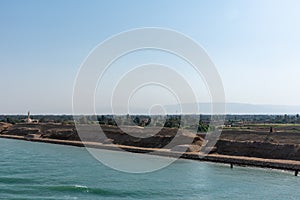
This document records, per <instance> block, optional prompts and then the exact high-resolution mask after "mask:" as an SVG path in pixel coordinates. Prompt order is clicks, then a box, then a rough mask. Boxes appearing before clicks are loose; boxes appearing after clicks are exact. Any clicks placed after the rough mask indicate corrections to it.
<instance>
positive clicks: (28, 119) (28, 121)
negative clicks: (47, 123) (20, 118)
mask: <svg viewBox="0 0 300 200" xmlns="http://www.w3.org/2000/svg"><path fill="white" fill-rule="evenodd" d="M31 122H32V121H31V119H30V111H28V113H27V123H31Z"/></svg>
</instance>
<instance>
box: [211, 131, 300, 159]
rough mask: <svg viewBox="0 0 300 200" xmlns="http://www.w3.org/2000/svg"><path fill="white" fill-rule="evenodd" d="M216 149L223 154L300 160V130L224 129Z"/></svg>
mask: <svg viewBox="0 0 300 200" xmlns="http://www.w3.org/2000/svg"><path fill="white" fill-rule="evenodd" d="M216 149H217V153H218V154H223V155H232V156H247V157H258V158H268V159H287V160H300V132H299V133H298V132H287V131H280V132H274V133H270V132H268V131H255V130H251V131H250V130H239V131H236V130H224V131H223V133H222V135H221V137H220V140H219V141H218V142H217V144H216Z"/></svg>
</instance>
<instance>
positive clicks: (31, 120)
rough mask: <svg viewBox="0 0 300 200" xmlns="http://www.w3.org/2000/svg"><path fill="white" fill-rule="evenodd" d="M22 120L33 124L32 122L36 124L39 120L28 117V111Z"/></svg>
mask: <svg viewBox="0 0 300 200" xmlns="http://www.w3.org/2000/svg"><path fill="white" fill-rule="evenodd" d="M22 121H23V122H26V123H27V124H33V123H34V124H37V123H39V120H37V119H31V118H30V111H28V113H27V118H26V119H23V120H22Z"/></svg>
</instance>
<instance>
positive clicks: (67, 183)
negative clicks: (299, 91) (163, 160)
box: [0, 139, 300, 200]
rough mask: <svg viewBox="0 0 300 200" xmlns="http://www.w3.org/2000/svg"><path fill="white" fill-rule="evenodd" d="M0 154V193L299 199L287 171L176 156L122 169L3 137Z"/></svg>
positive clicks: (296, 181)
mask: <svg viewBox="0 0 300 200" xmlns="http://www.w3.org/2000/svg"><path fill="white" fill-rule="evenodd" d="M0 154H1V157H0V199H93V200H94V199H125V200H127V199H164V200H165V199H187V200H188V199H213V200H218V199H239V200H240V199H243V200H245V199H270V200H271V199H272V200H273V199H300V192H299V189H300V177H295V176H293V173H292V172H281V171H277V170H268V169H267V170H263V169H254V168H243V167H235V168H234V169H230V168H229V167H228V166H227V165H221V164H212V163H203V162H195V161H188V160H179V161H176V162H175V163H173V164H172V165H170V166H169V167H167V168H164V169H162V170H159V171H156V172H152V173H147V174H128V173H123V172H119V171H115V170H113V169H110V168H108V167H106V166H104V165H102V164H100V163H99V162H98V161H97V160H95V159H94V158H93V157H91V156H90V155H89V154H88V153H87V151H86V150H85V149H84V148H78V147H71V146H62V145H54V144H43V143H32V142H26V141H18V140H8V139H0Z"/></svg>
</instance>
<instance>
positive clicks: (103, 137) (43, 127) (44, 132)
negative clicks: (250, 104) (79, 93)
mask: <svg viewBox="0 0 300 200" xmlns="http://www.w3.org/2000/svg"><path fill="white" fill-rule="evenodd" d="M76 128H77V129H76ZM76 128H75V126H74V125H62V124H54V123H53V124H50V123H47V124H46V123H45V124H15V125H12V124H8V123H0V134H3V135H16V136H21V137H26V138H49V139H57V140H68V141H80V140H81V141H83V142H98V143H102V144H118V145H126V146H133V147H142V148H163V147H164V148H167V149H172V150H174V151H182V150H184V149H186V148H187V149H188V151H189V152H197V151H199V150H200V148H201V145H202V143H203V137H204V135H202V136H200V135H195V134H192V133H189V132H184V133H181V132H179V134H177V133H178V129H172V128H163V129H161V130H159V129H156V128H138V127H116V126H108V125H102V126H101V129H100V127H99V125H88V126H86V125H82V126H79V127H76ZM77 130H80V137H79V135H78V132H77ZM100 130H102V131H103V133H104V134H99V131H100ZM127 133H130V134H127ZM153 133H156V134H154V135H152V134H153ZM141 136H142V137H141ZM174 141H175V142H174ZM190 144H192V145H190ZM214 152H216V153H218V154H221V155H229V156H246V157H258V158H266V159H286V160H299V161H300V132H299V133H298V132H296V131H294V132H289V131H278V132H274V133H270V132H268V131H267V130H226V129H225V130H223V132H222V134H221V137H220V139H219V141H218V142H217V143H216V145H215V151H214Z"/></svg>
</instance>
